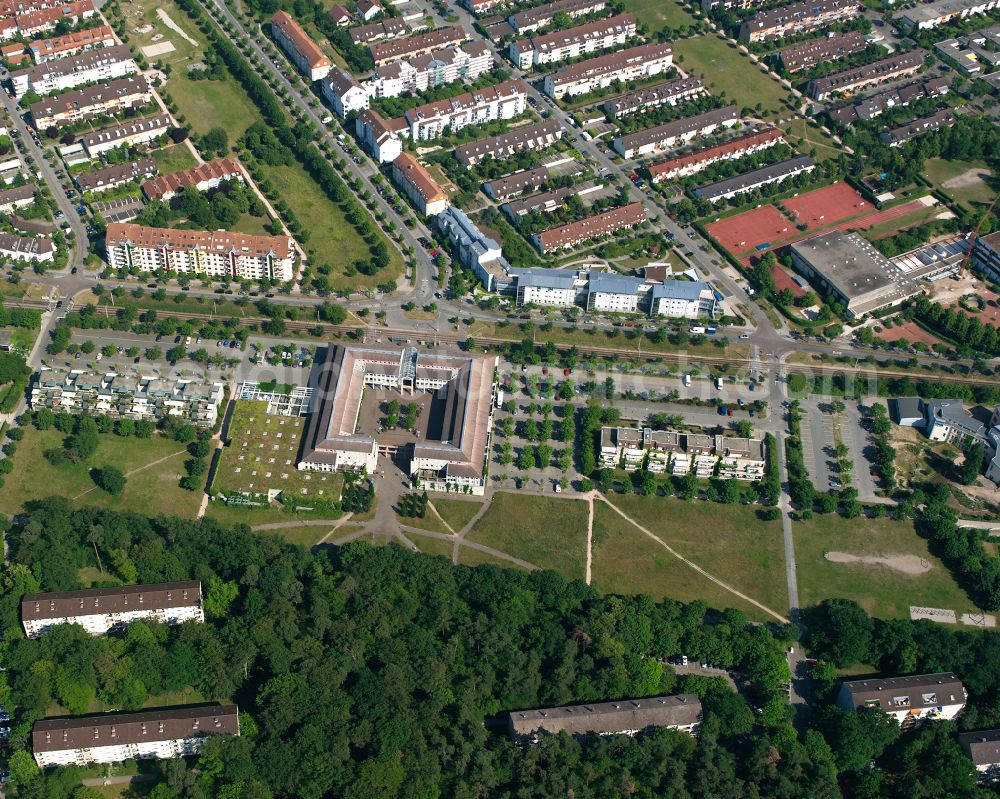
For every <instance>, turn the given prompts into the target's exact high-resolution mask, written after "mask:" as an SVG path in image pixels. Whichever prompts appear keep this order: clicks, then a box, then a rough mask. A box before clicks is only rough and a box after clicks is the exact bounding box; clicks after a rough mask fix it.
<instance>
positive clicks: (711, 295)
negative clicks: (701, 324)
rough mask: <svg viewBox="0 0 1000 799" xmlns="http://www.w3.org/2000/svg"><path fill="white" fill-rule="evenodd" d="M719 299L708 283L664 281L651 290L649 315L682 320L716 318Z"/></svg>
mask: <svg viewBox="0 0 1000 799" xmlns="http://www.w3.org/2000/svg"><path fill="white" fill-rule="evenodd" d="M717 308H718V298H717V297H716V295H715V291H714V290H713V289H712V287H711V286H710V285H709V284H708V283H704V282H701V281H689V280H664V281H663V282H662V283H656V284H654V285H653V287H652V289H650V299H649V315H650V316H666V317H671V318H675V319H676V318H681V319H698V318H699V317H703V316H707V317H710V318H712V317H714V316H715V313H716V309H717Z"/></svg>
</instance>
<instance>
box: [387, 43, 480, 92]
mask: <svg viewBox="0 0 1000 799" xmlns="http://www.w3.org/2000/svg"><path fill="white" fill-rule="evenodd" d="M491 69H493V51H492V50H490V48H489V47H487V46H486V44H485V43H483V42H468V43H466V44H462V45H459V46H457V47H452V48H445V49H443V50H435V51H434V52H432V53H428V54H427V55H418V56H414V57H413V58H411V59H409V60H405V59H404V60H400V61H393V62H391V63H389V64H383V65H381V66H379V67H376V69H375V73H374V74H373V75H372V79H371V81H370V82H369V83H368V85H367V88H368V93H369V94H370V95H371V96H372V97H399V95H401V94H406V93H410V94H413V93H416V92H423V91H427V90H428V89H435V88H437V87H438V86H446V85H448V84H449V83H454V82H455V81H458V80H467V81H474V80H475V79H476V78H478V77H479V76H480V75H482V74H484V73H486V72H489V71H490V70H491Z"/></svg>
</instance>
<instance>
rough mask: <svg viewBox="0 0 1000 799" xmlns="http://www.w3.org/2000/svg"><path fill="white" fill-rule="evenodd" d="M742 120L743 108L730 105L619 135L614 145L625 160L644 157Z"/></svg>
mask: <svg viewBox="0 0 1000 799" xmlns="http://www.w3.org/2000/svg"><path fill="white" fill-rule="evenodd" d="M739 121H740V113H739V109H738V108H737V107H736V106H735V105H727V106H723V107H722V108H714V109H712V110H711V111H706V112H705V113H703V114H696V115H695V116H692V117H683V118H681V119H675V120H673V121H672V122H665V123H664V124H662V125H657V126H655V127H652V128H647V129H646V130H640V131H637V132H636V133H626V134H624V135H621V136H616V137H615V139H614V141H613V142H612V144H611V146H612V147H613V148H614V150H615V152H617V153H618V154H619V155H621V156H622V157H623V158H640V157H642V156H644V155H649V154H651V153H655V152H660V151H662V150H668V149H670V148H671V147H676V146H677V145H678V144H681V143H683V142H688V141H691V139H694V138H695V137H697V136H708V135H709V134H711V133H714V132H715V131H716V130H718V129H719V128H720V127H726V128H728V127H732V126H733V125H735V124H737V123H738V122H739Z"/></svg>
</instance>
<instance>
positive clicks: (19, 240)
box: [0, 233, 56, 263]
mask: <svg viewBox="0 0 1000 799" xmlns="http://www.w3.org/2000/svg"><path fill="white" fill-rule="evenodd" d="M55 252H56V248H55V246H54V245H53V244H52V241H51V239H42V238H39V239H32V238H28V237H26V236H15V235H13V234H11V233H0V256H3V257H5V258H9V259H10V260H12V261H29V262H31V263H45V262H47V261H51V260H52V258H53V257H54V256H55Z"/></svg>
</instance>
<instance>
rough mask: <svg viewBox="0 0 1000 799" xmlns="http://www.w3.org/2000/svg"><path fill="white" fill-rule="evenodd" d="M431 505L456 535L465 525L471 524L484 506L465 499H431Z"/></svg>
mask: <svg viewBox="0 0 1000 799" xmlns="http://www.w3.org/2000/svg"><path fill="white" fill-rule="evenodd" d="M430 502H431V505H433V506H434V509H435V510H436V511H437V512H438V515H439V516H440V517H441V518H442V519H444V520H445V521H446V522H447V523H448V524H449V526H450V527H451V529H452V530H454V531H455V532H456V533H457V532H458V531H459V530H461V529H462V528H463V527H465V525H467V524H468V523H469V521H470V520H471V519H472V517H473V516H475V515H476V514H477V513H478V512H479V509H480V508H481V507H482V506H483V503H482V502H472V501H469V500H464V499H434V498H432V499H431V501H430Z"/></svg>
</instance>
